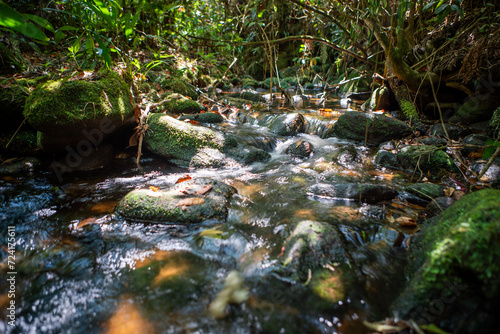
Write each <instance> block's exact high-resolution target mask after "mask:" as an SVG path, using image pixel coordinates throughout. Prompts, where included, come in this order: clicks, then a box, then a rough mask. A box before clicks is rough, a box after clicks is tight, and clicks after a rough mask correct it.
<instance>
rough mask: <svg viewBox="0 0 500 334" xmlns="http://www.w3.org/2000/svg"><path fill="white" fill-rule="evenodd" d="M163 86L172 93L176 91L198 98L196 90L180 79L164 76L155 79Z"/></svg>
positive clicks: (194, 98)
mask: <svg viewBox="0 0 500 334" xmlns="http://www.w3.org/2000/svg"><path fill="white" fill-rule="evenodd" d="M156 81H157V82H158V83H159V84H160V85H161V86H162V87H163V88H165V89H170V90H172V91H173V92H174V93H178V94H181V95H184V96H189V97H190V98H191V99H193V100H196V99H198V93H196V90H195V89H194V88H193V87H192V86H190V85H188V84H187V83H185V82H184V81H182V80H181V79H178V78H174V79H170V78H165V77H160V78H158V79H157V80H156Z"/></svg>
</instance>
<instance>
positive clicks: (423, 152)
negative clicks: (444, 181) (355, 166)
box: [375, 145, 460, 177]
mask: <svg viewBox="0 0 500 334" xmlns="http://www.w3.org/2000/svg"><path fill="white" fill-rule="evenodd" d="M375 163H376V164H377V165H379V166H382V167H389V168H395V169H399V170H403V171H407V172H409V173H413V172H416V173H423V174H425V175H428V174H429V175H430V176H436V177H437V176H438V173H440V172H441V171H442V170H444V171H446V172H451V173H459V172H460V171H459V170H458V168H457V166H455V163H454V162H453V159H452V158H451V157H450V156H449V155H448V154H446V152H444V151H443V150H441V149H439V148H437V147H435V146H427V145H422V146H416V145H414V146H411V145H410V146H405V147H403V148H402V149H400V150H399V151H398V152H397V153H396V154H394V153H392V152H389V151H385V150H383V149H381V150H379V151H378V152H377V154H376V156H375Z"/></svg>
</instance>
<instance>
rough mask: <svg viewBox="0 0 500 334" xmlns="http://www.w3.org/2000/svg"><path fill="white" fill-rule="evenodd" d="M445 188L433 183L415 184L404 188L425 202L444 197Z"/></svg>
mask: <svg viewBox="0 0 500 334" xmlns="http://www.w3.org/2000/svg"><path fill="white" fill-rule="evenodd" d="M445 188H446V187H445V186H442V185H440V184H434V183H415V184H412V185H409V186H408V187H406V188H405V190H406V191H407V192H409V193H410V194H412V195H415V196H417V197H419V198H421V199H423V200H426V201H427V202H429V201H431V200H432V199H433V198H436V197H442V196H445V192H444V190H445Z"/></svg>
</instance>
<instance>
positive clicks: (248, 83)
mask: <svg viewBox="0 0 500 334" xmlns="http://www.w3.org/2000/svg"><path fill="white" fill-rule="evenodd" d="M258 87H260V84H259V82H258V81H257V80H255V79H253V78H244V79H243V81H242V88H243V89H248V88H258Z"/></svg>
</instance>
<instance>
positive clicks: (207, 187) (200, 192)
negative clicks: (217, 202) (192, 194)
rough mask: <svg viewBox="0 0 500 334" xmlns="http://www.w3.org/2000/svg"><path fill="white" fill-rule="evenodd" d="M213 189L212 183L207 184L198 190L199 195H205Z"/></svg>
mask: <svg viewBox="0 0 500 334" xmlns="http://www.w3.org/2000/svg"><path fill="white" fill-rule="evenodd" d="M211 189H212V185H211V184H207V185H206V186H204V187H203V188H201V189H200V190H198V193H197V194H198V195H205V194H206V193H208V192H209V191H210V190H211Z"/></svg>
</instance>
